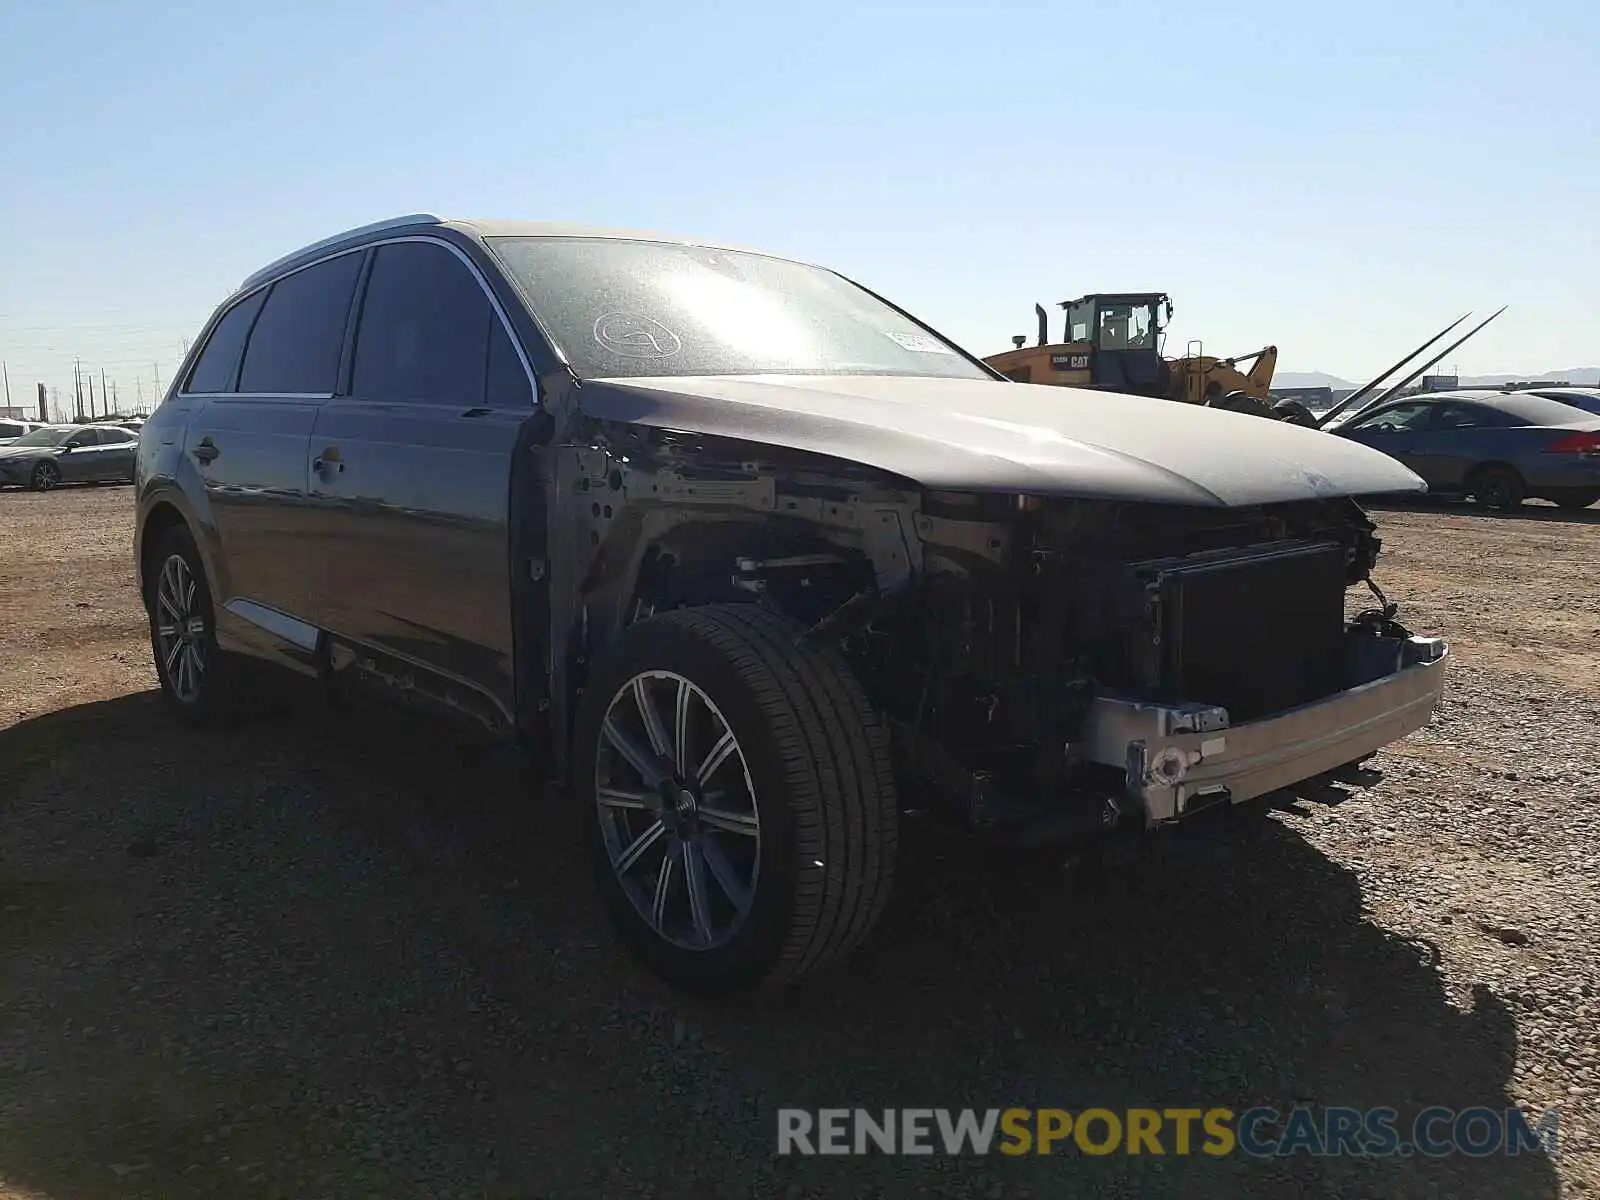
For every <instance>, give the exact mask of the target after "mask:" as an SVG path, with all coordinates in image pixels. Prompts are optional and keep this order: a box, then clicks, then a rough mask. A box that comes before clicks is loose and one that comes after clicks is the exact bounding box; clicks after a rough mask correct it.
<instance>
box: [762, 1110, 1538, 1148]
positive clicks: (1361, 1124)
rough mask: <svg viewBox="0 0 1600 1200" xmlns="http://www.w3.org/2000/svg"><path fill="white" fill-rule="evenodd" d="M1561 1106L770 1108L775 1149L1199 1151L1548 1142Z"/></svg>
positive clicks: (1497, 1145)
mask: <svg viewBox="0 0 1600 1200" xmlns="http://www.w3.org/2000/svg"><path fill="white" fill-rule="evenodd" d="M1560 1123H1561V1111H1560V1109H1559V1107H1557V1108H1549V1109H1546V1110H1545V1111H1544V1112H1543V1113H1542V1114H1541V1115H1540V1116H1539V1118H1538V1120H1537V1122H1535V1121H1533V1120H1532V1119H1530V1117H1529V1115H1528V1114H1527V1113H1526V1112H1524V1111H1523V1110H1522V1109H1520V1108H1507V1109H1497V1108H1487V1107H1478V1108H1463V1109H1459V1110H1457V1109H1451V1108H1443V1107H1438V1106H1435V1107H1432V1108H1425V1109H1423V1110H1422V1111H1421V1112H1419V1113H1417V1114H1416V1116H1414V1117H1413V1118H1411V1120H1410V1121H1402V1120H1401V1117H1400V1114H1399V1112H1398V1111H1397V1110H1395V1109H1392V1108H1368V1109H1359V1108H1338V1107H1329V1108H1322V1109H1313V1108H1293V1109H1290V1110H1288V1111H1287V1112H1280V1111H1279V1110H1277V1109H1273V1108H1248V1109H1245V1110H1244V1111H1242V1112H1235V1111H1234V1110H1233V1109H1231V1108H1219V1107H1212V1108H1129V1109H1122V1110H1117V1111H1113V1110H1112V1109H1109V1108H1086V1109H1082V1110H1077V1111H1074V1110H1072V1109H1065V1108H1007V1109H999V1108H990V1109H973V1108H962V1109H949V1108H901V1109H894V1108H889V1109H878V1110H869V1109H864V1108H823V1109H817V1110H811V1109H804V1108H781V1109H779V1110H778V1153H779V1154H841V1155H848V1154H940V1153H943V1154H946V1155H961V1154H992V1153H996V1152H998V1153H1000V1154H1010V1155H1022V1154H1071V1153H1080V1154H1092V1155H1105V1154H1119V1153H1120V1154H1161V1155H1165V1154H1173V1155H1180V1156H1181V1155H1190V1154H1205V1155H1210V1156H1212V1157H1214V1158H1221V1157H1224V1156H1226V1155H1232V1154H1240V1153H1243V1154H1247V1155H1250V1156H1252V1157H1257V1158H1271V1157H1280V1158H1281V1157H1288V1156H1291V1155H1295V1154H1305V1155H1309V1156H1313V1157H1324V1156H1328V1155H1358V1156H1364V1157H1388V1156H1393V1155H1398V1156H1401V1157H1409V1156H1411V1155H1422V1156H1425V1157H1430V1158H1442V1157H1444V1156H1446V1155H1452V1154H1464V1155H1468V1156H1471V1157H1476V1158H1482V1157H1486V1156H1488V1155H1492V1154H1504V1155H1517V1154H1542V1155H1544V1156H1546V1157H1549V1158H1555V1157H1556V1155H1557V1152H1558V1150H1559V1131H1560Z"/></svg>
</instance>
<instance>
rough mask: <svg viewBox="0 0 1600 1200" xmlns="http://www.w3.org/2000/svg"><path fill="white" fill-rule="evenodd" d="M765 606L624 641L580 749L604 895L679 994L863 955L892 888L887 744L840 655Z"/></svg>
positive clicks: (584, 706) (653, 625) (664, 624)
mask: <svg viewBox="0 0 1600 1200" xmlns="http://www.w3.org/2000/svg"><path fill="white" fill-rule="evenodd" d="M800 633H801V627H800V626H799V625H797V624H795V623H794V622H792V621H790V620H788V619H787V618H784V617H782V616H780V615H778V614H775V613H772V612H769V611H767V610H765V609H762V608H758V607H756V606H754V605H742V604H733V605H718V606H711V607H705V608H692V609H680V610H676V611H673V612H669V613H666V614H664V615H662V616H658V617H652V618H650V619H648V620H646V621H643V622H640V623H639V624H637V625H634V626H632V627H630V628H629V629H627V630H626V631H625V632H624V633H623V634H622V636H621V638H620V639H619V641H618V642H617V644H616V645H615V647H614V648H613V650H612V652H611V653H610V654H609V655H608V656H607V658H606V659H605V661H604V662H602V663H600V664H599V665H598V666H597V669H596V671H595V673H594V675H593V676H592V677H591V678H590V680H589V681H588V684H587V686H586V687H585V690H584V696H583V701H582V703H581V705H580V708H579V714H578V725H577V737H576V743H575V747H574V756H573V762H574V768H573V770H574V774H575V776H576V777H577V778H576V780H575V782H576V783H577V785H578V787H577V791H578V794H579V796H580V798H581V801H582V803H583V804H584V805H585V807H586V808H587V810H588V813H589V816H588V817H587V822H588V826H589V830H590V835H591V849H592V853H593V857H594V868H595V870H596V872H597V875H598V879H599V884H600V891H601V894H602V896H603V897H604V899H605V902H606V906H607V908H608V909H609V911H610V913H611V916H612V918H613V920H614V921H615V922H616V924H617V926H618V929H619V931H620V932H621V934H622V936H623V939H624V940H625V941H626V942H627V944H628V945H629V947H630V948H631V949H632V950H633V952H634V953H635V954H636V955H637V956H638V957H639V958H640V959H642V960H643V961H644V962H645V964H646V965H647V966H649V967H650V968H651V969H652V970H654V971H655V972H656V973H657V974H659V975H661V976H662V977H663V978H664V979H666V980H667V981H668V982H669V983H671V984H673V985H674V986H676V987H678V988H681V989H683V990H685V991H688V992H691V993H695V994H699V995H707V996H711V995H726V994H731V993H736V992H742V991H748V990H752V989H756V988H771V987H776V986H780V985H782V984H786V983H789V982H792V981H793V980H795V979H797V978H799V977H800V976H801V975H804V974H807V973H809V972H811V971H814V970H817V969H819V968H821V967H824V966H826V965H827V964H829V963H831V962H834V961H836V960H838V959H839V958H841V957H842V956H844V955H845V954H847V953H848V952H849V951H850V950H852V949H854V948H855V947H856V946H857V945H858V944H859V943H860V942H861V941H862V940H863V939H864V938H865V937H866V936H867V934H868V933H869V932H870V931H871V930H872V928H873V926H874V925H875V924H876V923H877V920H878V917H879V915H880V914H881V912H882V910H883V906H884V903H885V902H886V900H887V899H888V895H889V890H890V886H891V882H892V880H893V876H894V866H895V856H896V849H897V842H898V828H899V827H898V820H899V815H898V811H897V809H896V806H895V792H894V780H893V776H892V773H891V767H890V760H889V746H888V738H887V734H886V732H885V730H884V728H883V725H882V723H881V722H880V721H879V719H878V717H877V714H876V713H875V712H874V711H873V709H872V707H871V705H870V704H869V703H868V701H867V698H866V695H865V693H864V692H863V691H862V689H861V686H860V684H859V683H858V682H857V681H856V679H855V678H854V676H853V675H852V674H851V673H850V670H849V668H848V667H847V666H846V665H845V663H844V662H843V660H842V659H841V658H840V657H839V656H838V654H837V653H836V652H835V651H832V650H829V649H823V648H811V647H803V646H801V645H800V644H799V642H798V638H799V635H800Z"/></svg>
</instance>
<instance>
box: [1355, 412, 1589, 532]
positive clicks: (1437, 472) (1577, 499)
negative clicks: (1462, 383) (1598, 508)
mask: <svg viewBox="0 0 1600 1200" xmlns="http://www.w3.org/2000/svg"><path fill="white" fill-rule="evenodd" d="M1328 432H1330V433H1333V434H1336V435H1338V436H1340V437H1345V438H1349V439H1351V440H1352V441H1357V442H1362V443H1364V444H1365V445H1368V446H1371V447H1373V448H1374V449H1376V450H1382V451H1383V452H1384V453H1385V454H1388V455H1390V456H1392V457H1394V458H1397V459H1399V460H1400V461H1401V462H1403V463H1404V464H1405V465H1406V466H1408V467H1410V468H1411V469H1412V470H1413V471H1415V472H1416V473H1417V474H1418V475H1421V476H1422V478H1423V479H1425V480H1427V483H1428V488H1429V490H1430V491H1432V492H1435V493H1438V494H1441V495H1447V496H1471V497H1472V498H1473V499H1475V500H1476V501H1477V502H1478V504H1479V505H1481V506H1483V507H1484V508H1494V509H1510V508H1516V507H1517V506H1518V505H1519V504H1521V503H1522V501H1523V500H1524V499H1526V498H1528V497H1539V498H1541V499H1545V500H1552V501H1554V502H1555V503H1556V504H1559V505H1560V506H1561V507H1562V508H1570V509H1579V508H1587V507H1589V506H1590V505H1591V504H1594V503H1595V502H1596V501H1600V416H1596V415H1595V414H1593V413H1587V412H1584V411H1583V410H1582V409H1579V408H1574V407H1572V406H1571V405H1569V404H1562V403H1560V402H1559V401H1556V400H1550V399H1546V398H1545V397H1543V396H1530V395H1524V394H1518V393H1512V394H1502V393H1496V392H1439V393H1434V394H1432V395H1426V396H1408V397H1406V398H1405V399H1403V400H1394V401H1390V402H1389V403H1386V404H1383V405H1381V406H1380V407H1378V408H1376V409H1374V410H1373V411H1372V412H1369V413H1363V414H1362V415H1361V416H1359V417H1357V418H1355V419H1354V420H1351V421H1346V422H1342V423H1340V424H1337V425H1334V426H1332V427H1330V429H1329V430H1328Z"/></svg>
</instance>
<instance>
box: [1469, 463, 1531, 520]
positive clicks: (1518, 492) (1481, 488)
mask: <svg viewBox="0 0 1600 1200" xmlns="http://www.w3.org/2000/svg"><path fill="white" fill-rule="evenodd" d="M1471 491H1472V494H1473V496H1474V497H1476V499H1477V501H1478V506H1479V507H1480V508H1489V509H1494V510H1495V511H1497V512H1504V511H1506V510H1508V509H1513V508H1517V507H1518V506H1520V505H1521V504H1522V498H1523V497H1524V496H1525V495H1526V494H1527V488H1526V487H1525V485H1524V484H1523V482H1522V476H1521V475H1518V474H1517V473H1516V472H1515V471H1513V470H1512V469H1511V468H1510V467H1484V468H1483V469H1482V470H1481V471H1479V472H1478V473H1477V474H1476V475H1475V476H1473V479H1472V488H1471Z"/></svg>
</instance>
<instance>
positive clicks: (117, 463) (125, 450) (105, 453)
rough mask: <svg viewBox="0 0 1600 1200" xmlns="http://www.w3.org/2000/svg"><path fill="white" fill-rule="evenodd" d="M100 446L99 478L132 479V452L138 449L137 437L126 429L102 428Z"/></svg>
mask: <svg viewBox="0 0 1600 1200" xmlns="http://www.w3.org/2000/svg"><path fill="white" fill-rule="evenodd" d="M100 444H101V450H100V454H101V462H100V478H101V479H111V480H130V479H132V478H133V456H134V451H136V450H137V449H138V448H139V438H138V436H137V435H135V434H133V433H130V432H129V431H128V430H126V429H117V428H113V427H111V426H103V427H102V428H101V429H100Z"/></svg>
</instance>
